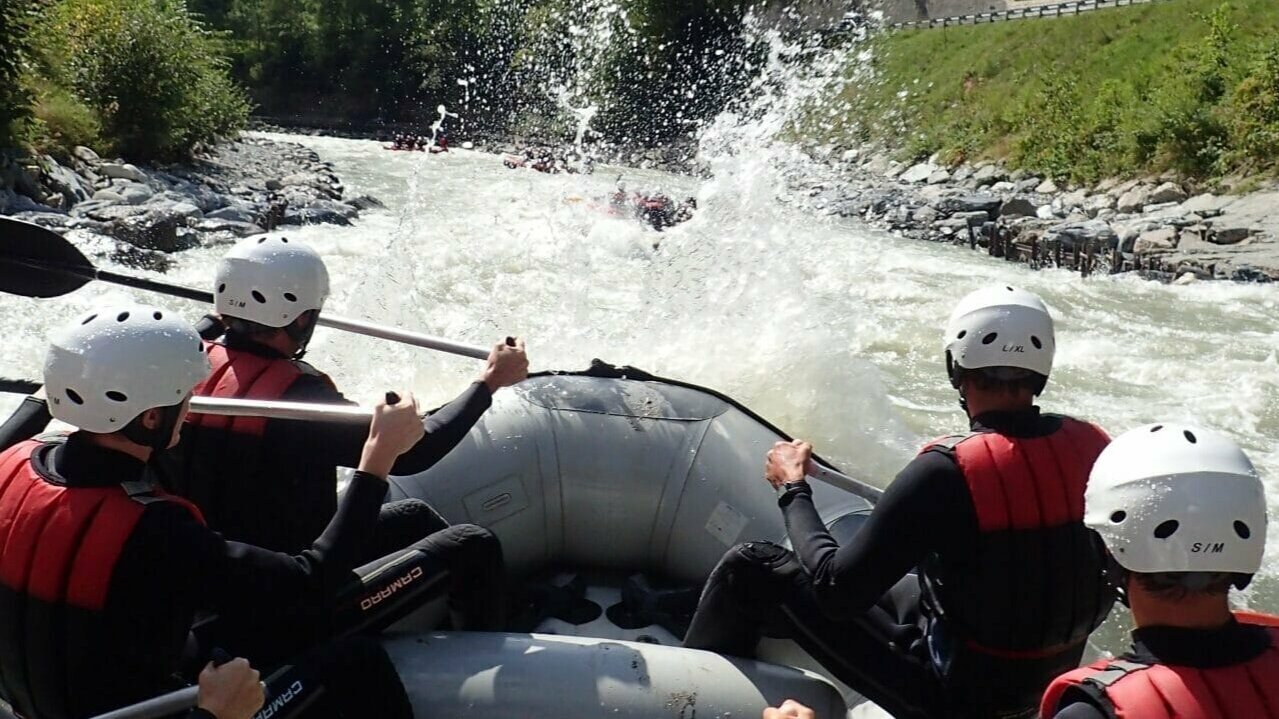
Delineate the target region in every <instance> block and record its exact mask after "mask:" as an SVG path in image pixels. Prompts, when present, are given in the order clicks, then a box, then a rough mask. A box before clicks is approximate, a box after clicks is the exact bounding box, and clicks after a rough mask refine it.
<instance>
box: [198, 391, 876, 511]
mask: <svg viewBox="0 0 1279 719" xmlns="http://www.w3.org/2000/svg"><path fill="white" fill-rule="evenodd" d="M191 411H192V412H195V413H197V414H214V415H230V416H238V417H265V418H267V419H294V420H304V421H308V422H344V423H351V424H367V423H368V422H369V421H370V420H371V419H372V418H373V410H371V409H367V408H364V407H360V406H358V405H340V404H310V403H306V402H276V401H261V400H246V399H224V398H221V397H192V398H191ZM809 477H811V478H812V479H815V480H817V481H819V482H824V483H826V484H829V485H830V486H832V487H834V488H836V489H842V490H844V491H845V492H849V493H851V494H855V495H857V496H858V497H861V498H863V499H865V500H868V501H870V502H877V501H879V498H880V497H881V496H883V494H884V491H883V490H882V489H880V488H878V487H875V486H873V485H870V484H867V483H866V482H863V481H861V480H858V479H854V478H852V477H849V476H848V475H846V474H843V473H842V472H839V471H836V470H834V469H831V468H830V467H824V466H822V465H820V464H816V463H814V464H813V471H812V473H811V474H809Z"/></svg>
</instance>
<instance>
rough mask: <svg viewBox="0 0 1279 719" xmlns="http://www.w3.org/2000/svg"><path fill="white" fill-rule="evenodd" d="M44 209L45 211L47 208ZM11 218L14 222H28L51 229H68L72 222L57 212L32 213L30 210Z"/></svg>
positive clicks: (69, 218)
mask: <svg viewBox="0 0 1279 719" xmlns="http://www.w3.org/2000/svg"><path fill="white" fill-rule="evenodd" d="M45 209H46V210H47V209H48V208H45ZM13 218H14V219H16V220H22V221H23V222H30V223H31V224H33V225H40V226H41V227H49V228H52V229H62V228H66V227H70V226H71V222H72V219H71V217H69V216H67V215H64V214H61V213H58V212H34V211H31V210H27V211H25V212H18V213H16V214H14V215H13Z"/></svg>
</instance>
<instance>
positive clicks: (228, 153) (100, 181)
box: [0, 137, 381, 271]
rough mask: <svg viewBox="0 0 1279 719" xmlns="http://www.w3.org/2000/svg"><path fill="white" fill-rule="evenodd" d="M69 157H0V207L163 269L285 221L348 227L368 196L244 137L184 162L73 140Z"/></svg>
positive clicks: (322, 169) (295, 154)
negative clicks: (197, 250) (148, 159)
mask: <svg viewBox="0 0 1279 719" xmlns="http://www.w3.org/2000/svg"><path fill="white" fill-rule="evenodd" d="M72 155H73V158H72V160H71V161H70V162H69V163H68V164H66V165H63V164H60V163H58V162H57V161H56V160H55V159H54V158H53V157H50V156H48V155H44V156H41V157H39V158H36V159H35V160H34V161H31V162H29V163H27V164H25V165H24V164H20V163H17V162H15V161H13V160H12V159H7V160H0V214H4V215H9V216H12V217H15V218H17V219H21V220H25V221H27V222H33V223H35V224H38V225H42V226H44V227H48V228H50V229H53V230H55V231H57V232H59V233H61V234H63V235H65V236H66V237H68V239H71V240H72V241H73V242H75V244H76V245H77V246H79V247H80V248H81V249H82V250H83V251H86V252H88V253H90V254H92V255H94V256H97V257H105V258H110V259H111V260H113V261H116V262H119V263H122V264H126V265H131V266H135V267H141V268H147V269H155V270H161V271H163V270H166V269H168V267H169V266H170V264H171V259H170V257H169V255H170V253H173V252H178V251H181V250H185V249H190V248H192V247H196V246H202V245H213V244H222V243H231V242H234V241H235V240H238V239H239V238H241V237H248V236H251V235H256V234H261V233H264V232H267V231H269V230H273V229H275V228H277V227H280V226H286V225H310V224H337V225H349V224H350V223H351V220H352V219H353V218H355V217H356V216H357V215H358V214H359V213H360V212H361V211H362V210H367V209H370V208H372V207H381V203H380V202H379V201H378V200H376V199H374V198H372V197H367V196H364V197H356V198H352V199H350V200H344V199H343V196H344V193H345V188H343V186H342V182H341V181H340V180H339V179H338V177H337V175H336V174H335V173H334V170H333V165H332V164H331V163H329V162H325V161H323V160H321V159H320V157H319V155H317V154H316V153H315V151H313V150H310V149H308V148H306V147H303V146H302V145H299V144H295V143H289V142H278V141H275V140H268V139H265V138H256V137H242V138H240V139H237V140H234V141H227V142H223V143H219V144H218V145H217V146H216V147H212V148H208V149H206V150H204V151H202V152H200V153H198V154H197V155H196V157H195V158H194V159H193V160H192V161H190V162H188V163H185V164H181V165H161V166H154V167H137V166H135V165H131V164H128V163H126V162H124V161H122V160H104V159H102V158H100V157H98V155H97V154H96V153H95V152H93V150H90V149H89V148H86V147H77V148H75V150H74V152H73V153H72Z"/></svg>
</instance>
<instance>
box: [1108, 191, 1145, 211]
mask: <svg viewBox="0 0 1279 719" xmlns="http://www.w3.org/2000/svg"><path fill="white" fill-rule="evenodd" d="M1148 204H1150V194H1149V193H1148V192H1146V190H1144V189H1142V188H1140V187H1133V188H1132V189H1130V190H1128V191H1126V192H1124V193H1123V194H1122V195H1120V196H1119V201H1118V202H1117V203H1116V205H1115V207H1116V209H1118V210H1119V211H1120V212H1141V208H1143V207H1145V206H1146V205H1148Z"/></svg>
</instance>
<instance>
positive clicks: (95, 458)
mask: <svg viewBox="0 0 1279 719" xmlns="http://www.w3.org/2000/svg"><path fill="white" fill-rule="evenodd" d="M33 466H35V467H36V469H37V471H38V472H39V473H40V475H41V476H42V477H43V478H44V481H47V482H51V483H54V484H60V485H64V486H67V487H72V488H75V487H113V486H118V485H119V484H120V483H121V482H129V481H138V480H140V479H142V478H143V476H144V473H145V471H146V468H145V465H144V464H143V463H142V462H141V461H139V460H137V459H134V458H133V457H131V456H129V455H125V454H123V453H120V452H115V451H112V450H107V449H104V448H102V447H99V446H97V445H94V444H92V443H90V442H89V441H87V437H86V436H85V435H84V434H81V433H77V434H73V435H71V436H70V437H69V438H68V439H67V440H66V442H65V444H62V443H55V444H53V445H51V446H49V445H46V446H45V447H43V448H41V449H40V450H37V454H36V455H34V458H33ZM385 492H386V483H385V482H384V481H382V480H381V479H379V478H377V477H373V476H370V475H367V474H364V473H361V472H357V473H356V475H355V477H354V479H353V480H352V482H351V487H350V489H349V490H348V491H347V493H346V494H345V496H344V498H343V501H342V505H341V507H340V509H339V511H338V512H337V513H336V514H335V515H334V517H333V519H332V521H331V522H330V523H329V525H328V527H327V528H326V529H325V531H324V533H323V535H322V536H320V537H319V538H318V539H317V540H316V541H315V543H314V544H313V545H312V546H311V547H310V548H308V549H307V550H306V551H304V552H302V553H300V554H298V555H293V556H291V555H287V554H282V553H277V552H270V551H267V550H263V549H260V548H258V547H253V546H249V545H245V544H239V543H236V542H227V541H225V540H224V539H222V537H220V536H219V535H218V534H216V533H215V532H213V531H211V530H209V529H208V528H206V527H205V526H203V525H202V524H201V523H200V522H199V521H197V520H196V519H195V517H194V516H193V515H192V514H191V512H189V511H188V510H187V509H185V508H184V507H182V506H181V505H180V504H178V503H177V502H164V501H160V502H151V503H149V504H147V505H146V506H145V510H144V511H143V513H142V515H141V517H140V519H139V520H138V522H137V524H136V525H135V527H134V529H133V531H132V533H131V534H130V535H129V536H128V539H127V540H126V541H125V544H124V546H123V548H122V549H121V552H120V555H119V559H118V561H117V562H116V563H115V568H114V571H113V572H112V574H111V578H110V582H109V584H108V586H107V593H106V599H105V604H104V606H103V607H102V609H101V613H102V617H103V619H102V620H101V622H100V626H103V627H104V630H103V631H105V635H104V636H98V635H95V637H96V638H97V639H98V640H101V642H102V646H95V647H81V648H80V649H79V650H76V652H77V654H78V653H79V652H81V651H83V652H86V653H87V655H88V656H96V657H99V659H100V661H98V662H97V663H96V665H97V666H96V668H94V669H91V670H88V671H86V672H82V673H81V675H80V676H77V677H74V678H69V680H70V681H72V682H73V683H72V686H75V687H76V691H75V694H74V696H71V697H68V699H67V701H68V702H69V703H70V707H71V708H70V709H69V710H68V711H69V712H70V713H69V716H77V717H79V716H89V715H90V714H97V713H100V712H102V711H106V710H109V709H113V708H116V707H118V706H121V705H124V704H128V703H132V702H136V701H139V700H142V699H145V698H148V697H149V696H151V695H154V694H156V693H159V692H163V691H167V690H169V689H173V688H176V687H177V686H180V683H181V681H183V680H184V679H185V680H187V681H192V680H194V678H195V675H196V674H198V672H199V670H200V668H202V667H203V665H204V664H205V663H206V662H207V661H208V657H209V654H210V652H211V651H212V649H213V648H214V646H217V647H219V648H222V649H225V650H226V651H228V652H230V653H232V654H235V655H238V656H245V657H247V658H248V659H249V660H250V661H251V662H252V663H253V664H254V666H255V667H256V668H258V669H259V670H261V671H262V673H263V676H268V675H270V674H271V673H272V671H273V670H274V669H275V668H276V667H277V666H279V665H280V664H281V662H280V661H279V660H278V659H276V657H280V656H291V657H294V658H296V657H297V656H298V655H299V654H300V653H306V652H310V654H309V656H306V657H305V658H303V659H301V660H300V661H297V662H296V666H295V667H294V669H293V670H292V672H291V673H290V674H289V675H288V676H287V677H286V678H285V681H284V683H283V685H281V683H280V682H279V681H275V682H272V683H270V684H269V688H268V693H269V695H271V696H272V697H276V695H278V694H279V693H280V692H282V691H286V690H287V689H288V688H289V687H290V686H291V685H293V683H294V682H295V681H297V680H296V677H299V676H301V677H305V683H306V686H307V691H308V692H310V695H311V696H313V695H314V694H315V693H314V692H313V691H312V690H314V689H318V688H319V687H320V686H321V685H322V686H323V687H324V690H325V691H323V692H320V693H321V694H322V696H320V697H319V701H318V703H317V704H314V705H312V709H310V710H309V711H308V713H307V714H306V716H308V717H328V716H338V715H339V714H338V712H342V711H344V710H345V711H355V712H356V713H355V714H347V716H388V717H401V718H403V719H409V718H410V717H412V711H411V708H410V707H409V704H408V699H407V697H406V696H405V693H404V689H403V686H402V685H401V684H400V682H399V679H398V676H397V675H396V673H395V670H394V667H393V666H392V665H391V663H390V660H389V658H388V657H387V656H386V654H385V653H384V652H383V651H382V650H381V647H380V646H378V645H377V644H376V642H373V641H372V640H367V639H360V638H348V639H345V640H342V641H339V642H334V643H330V644H329V645H328V646H327V647H325V648H322V649H320V650H314V649H313V648H314V646H315V645H304V644H297V643H293V644H288V645H287V646H286V643H288V642H292V641H294V640H295V639H296V636H297V635H296V634H294V633H292V632H285V633H284V635H283V636H281V635H277V634H276V633H275V632H274V631H273V627H272V626H271V625H270V623H269V622H268V621H265V620H263V621H257V622H256V623H255V625H254V626H253V627H252V628H251V629H252V632H250V631H249V629H250V628H249V627H242V628H239V630H237V631H236V632H231V633H229V634H227V635H226V636H227V637H228V639H230V638H232V637H234V636H237V635H238V636H246V635H250V634H252V635H253V637H254V638H253V646H247V645H237V643H235V642H234V641H225V642H224V641H222V638H221V637H218V638H217V639H213V635H212V634H208V635H206V636H207V637H208V638H209V639H211V640H213V641H212V643H208V644H204V645H199V643H198V642H196V641H194V640H193V639H192V638H191V635H189V628H190V627H191V625H192V622H193V620H194V619H195V618H196V616H197V614H200V613H204V612H210V611H213V612H221V613H223V614H225V615H237V616H241V617H255V615H257V613H258V612H262V611H263V610H264V609H265V610H267V612H266V615H258V616H271V615H272V614H273V613H272V612H271V611H270V609H271V608H273V607H276V608H278V607H284V606H290V607H295V608H300V607H305V608H307V613H308V614H312V615H315V616H319V615H321V614H322V613H325V612H328V613H330V614H331V615H332V614H341V613H342V611H343V608H342V607H339V606H336V605H335V603H334V602H335V599H334V598H335V597H343V596H351V594H352V588H353V587H356V586H358V585H360V584H361V579H360V577H359V576H357V575H356V574H355V573H354V572H353V569H354V567H355V566H356V565H357V562H358V557H359V555H360V554H361V552H362V551H363V546H364V543H363V538H364V537H365V536H366V535H367V534H368V533H369V532H371V531H372V528H373V525H374V523H375V522H376V521H377V515H378V507H379V505H380V504H381V501H382V498H383V496H384V494H385ZM498 551H500V550H498ZM365 572H366V573H367V570H365ZM404 596H405V599H409V598H410V595H409V594H408V593H405V595H404ZM387 611H389V612H400V613H402V612H403V611H404V608H403V607H395V606H391V603H388V606H387ZM10 619H11V618H3V621H10ZM345 629H346V627H339V626H337V625H336V624H334V623H329V624H327V625H325V626H323V627H317V628H316V629H315V630H314V632H313V633H312V634H311V637H313V638H316V639H317V640H319V639H324V638H325V634H326V633H328V634H331V633H333V632H339V631H343V630H345ZM241 630H242V631H241ZM113 632H114V633H115V634H116V635H117V636H115V637H114V638H112V636H111V634H112V633H113ZM67 639H68V640H71V641H73V644H72V646H74V641H75V640H77V639H81V638H76V637H67ZM49 641H55V638H54V637H49ZM264 648H268V649H265V650H264ZM68 651H70V650H68ZM264 651H265V652H266V653H269V655H270V656H264V653H263V652H264ZM10 660H11V661H16V662H22V661H25V660H23V659H20V658H10ZM37 669H38V667H37ZM268 701H270V698H269V699H268ZM303 703H304V702H302V701H297V702H292V703H291V704H290V705H289V706H288V707H287V708H286V707H281V711H279V712H277V714H276V716H277V717H281V716H297V714H296V713H295V712H296V710H297V709H300V708H301V707H302V705H303ZM365 712H367V713H365Z"/></svg>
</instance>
